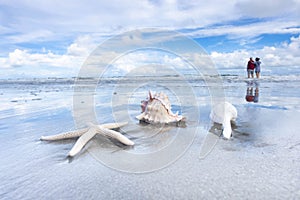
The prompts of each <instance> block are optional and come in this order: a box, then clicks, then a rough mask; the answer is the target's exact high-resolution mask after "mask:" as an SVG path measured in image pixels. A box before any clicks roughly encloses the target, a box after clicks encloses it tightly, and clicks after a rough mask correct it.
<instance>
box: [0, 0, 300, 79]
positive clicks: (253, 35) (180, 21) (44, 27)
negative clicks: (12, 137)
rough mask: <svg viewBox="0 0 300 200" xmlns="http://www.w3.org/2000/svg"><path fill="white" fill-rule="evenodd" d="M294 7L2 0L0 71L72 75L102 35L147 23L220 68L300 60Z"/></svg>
mask: <svg viewBox="0 0 300 200" xmlns="http://www.w3.org/2000/svg"><path fill="white" fill-rule="evenodd" d="M299 13H300V1H299V0H277V1H274V0H264V1H261V0H232V1H225V0H210V1H209V2H208V1H204V0H203V1H202V0H190V1H184V0H181V1H180V0H178V1H175V0H166V1H162V0H161V1H160V0H148V1H147V0H135V1H133V0H123V1H116V0H109V1H108V0H87V1H80V0H62V1H60V0H51V1H50V0H45V1H38V0H21V1H18V0H2V1H0V37H1V40H0V70H1V74H0V78H8V77H28V76H29V77H30V76H31V77H39V76H76V75H77V73H78V71H79V69H80V66H81V65H82V63H83V62H84V60H85V59H86V58H87V56H88V55H89V54H90V53H91V51H92V50H93V49H94V48H95V47H97V46H98V45H99V44H101V43H102V42H103V41H105V40H107V39H109V38H110V37H112V36H114V35H117V34H121V33H123V32H124V31H131V30H135V29H137V28H148V27H155V28H166V29H168V30H174V31H178V32H181V33H183V34H184V35H186V36H187V37H190V38H192V39H194V40H195V41H197V42H198V43H199V44H200V45H201V46H203V48H204V49H205V50H206V51H207V52H208V54H210V56H211V59H212V60H213V61H214V63H215V64H216V66H217V67H218V68H220V69H224V68H236V67H243V66H244V65H245V62H247V59H248V58H249V57H250V56H253V57H256V56H259V57H261V58H262V62H263V64H264V65H265V66H268V67H278V66H281V67H282V66H286V67H293V66H299V65H300V36H299V35H300V15H299Z"/></svg>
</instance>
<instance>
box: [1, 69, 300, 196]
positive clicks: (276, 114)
mask: <svg viewBox="0 0 300 200" xmlns="http://www.w3.org/2000/svg"><path fill="white" fill-rule="evenodd" d="M220 73H221V78H222V82H223V87H224V94H225V98H226V100H227V101H229V102H231V103H232V104H233V105H234V106H235V107H236V108H237V110H238V118H237V120H236V123H235V126H234V131H233V138H232V139H231V140H229V141H228V140H224V139H222V137H220V138H219V139H218V141H217V143H216V145H215V146H214V148H213V149H212V150H211V152H210V153H209V154H208V156H207V157H205V158H204V159H199V155H200V150H201V145H203V142H204V141H205V138H206V136H207V134H208V131H209V130H210V129H211V127H212V126H213V124H212V122H211V121H210V119H209V113H210V109H211V94H212V91H210V88H209V87H208V86H207V82H206V81H205V80H204V79H203V77H194V76H193V77H190V78H187V80H178V77H176V76H169V77H162V78H158V77H139V79H131V78H130V77H126V78H122V77H111V78H106V79H102V80H101V81H100V82H98V80H97V79H93V78H90V79H85V80H84V81H83V82H81V84H82V85H81V86H80V88H79V90H77V91H76V92H74V89H75V86H74V84H75V82H74V81H75V79H74V78H47V79H45V78H41V79H5V80H0V88H1V90H0V98H1V101H0V102H1V104H0V144H1V145H0V157H1V165H0V199H53V198H58V199H115V198H122V199H132V198H136V199H154V198H160V199H170V198H172V199H182V198H188V199H199V198H208V199H211V198H215V199H217V198H225V199H233V198H245V197H247V198H259V199H266V198H278V199H298V198H300V171H299V168H300V157H299V152H300V136H299V133H298V129H299V118H300V103H299V102H300V90H299V87H300V70H299V68H297V67H294V68H292V70H289V69H280V68H276V69H265V71H263V72H262V77H261V79H259V80H258V79H247V78H245V74H244V73H245V72H244V71H243V70H240V69H227V70H223V71H222V70H220ZM214 78H215V77H206V80H208V79H210V80H213V79H214ZM154 80H159V81H158V82H155V81H154ZM95 82H96V83H97V84H96V86H95V85H94V84H95ZM153 82H155V84H153ZM91 85H92V87H91ZM166 85H167V86H166ZM187 87H188V89H187ZM174 88H175V89H174ZM149 90H152V91H157V92H158V91H164V92H165V93H167V94H168V96H169V98H170V101H171V103H172V110H173V111H174V112H175V111H178V112H179V114H182V115H184V116H186V117H187V122H186V127H176V126H175V127H153V126H147V125H146V126H145V125H143V124H140V123H139V122H138V121H137V120H136V119H135V116H136V115H137V114H139V113H140V101H141V100H143V99H145V98H146V97H147V93H148V91H149ZM76 95H77V96H80V97H84V96H85V95H92V97H93V105H86V104H88V102H85V101H84V100H83V101H80V102H79V103H80V105H77V107H76V106H74V102H75V101H76ZM74 97H75V98H74ZM83 99H84V98H83ZM124 99H125V100H124ZM195 102H196V103H195ZM90 106H92V107H93V109H94V113H95V116H96V121H97V122H98V123H108V122H112V121H129V124H128V126H126V127H125V128H124V129H122V130H121V132H122V133H124V134H126V136H128V137H129V138H130V139H132V140H133V141H134V142H135V146H134V147H133V148H127V147H125V146H123V145H120V144H119V143H117V142H116V141H111V140H108V139H107V138H104V137H100V136H97V137H95V138H93V140H92V141H90V142H89V143H88V145H86V147H85V148H84V149H83V150H82V151H81V152H80V153H79V154H78V155H77V156H75V157H74V158H72V159H71V158H68V157H67V153H68V152H69V150H70V149H71V148H72V146H73V145H74V144H75V141H76V139H68V140H62V141H54V142H45V141H40V140H39V138H40V137H41V136H42V135H54V134H57V133H60V132H66V131H70V130H74V129H76V128H78V127H80V126H83V125H84V123H85V122H86V121H87V120H88V119H90V116H89V113H84V112H83V113H81V111H82V110H84V109H85V108H90ZM76 109H79V110H76ZM81 109H82V110H81ZM216 129H217V131H220V127H219V129H218V128H216ZM153 130H156V131H155V132H154V133H153ZM185 134H186V135H185ZM178 138H180V139H178ZM186 138H188V139H186ZM190 138H192V141H190V140H189V139H190ZM174 141H175V142H176V146H175V147H172V148H171V146H172V143H173V142H174ZM168 148H169V149H171V150H172V151H171V152H173V154H172V153H169V154H167V157H168V158H170V160H167V159H161V157H164V155H163V154H161V157H160V155H157V154H154V155H156V156H157V157H156V158H157V159H154V160H153V163H147V162H146V161H145V162H142V161H138V160H135V159H132V160H128V166H138V167H139V168H137V169H127V168H126V166H122V165H118V164H119V162H115V161H116V159H117V161H118V160H120V161H121V160H122V159H124V157H126V155H125V154H124V152H129V153H132V154H135V155H147V154H151V153H153V152H154V153H155V152H160V150H163V149H168ZM122 152H123V153H122ZM101 158H103V159H104V160H101ZM107 158H108V161H107V160H105V159H107ZM126 158H127V157H126ZM111 160H113V161H114V162H112V163H110V162H109V161H111ZM169 161H170V162H169ZM135 162H141V163H137V165H134V164H135ZM116 163H117V165H116ZM155 164H157V165H155ZM118 166H120V168H121V170H118ZM151 166H154V168H151ZM122 167H123V168H122ZM124 167H125V168H124ZM140 167H142V168H144V169H145V170H144V171H143V170H141V168H140ZM122 169H123V170H122ZM124 169H126V170H128V171H129V172H124V171H126V170H124ZM149 169H150V170H149ZM151 169H152V170H151ZM153 169H154V170H153ZM134 170H137V172H143V173H138V174H136V173H132V172H133V171H134ZM138 170H140V171H138ZM147 170H149V171H150V172H147ZM146 172H147V173H146Z"/></svg>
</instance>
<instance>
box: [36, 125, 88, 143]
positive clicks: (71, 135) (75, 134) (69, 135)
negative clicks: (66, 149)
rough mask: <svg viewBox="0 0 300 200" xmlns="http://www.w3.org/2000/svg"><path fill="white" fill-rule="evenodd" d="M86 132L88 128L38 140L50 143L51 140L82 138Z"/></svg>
mask: <svg viewBox="0 0 300 200" xmlns="http://www.w3.org/2000/svg"><path fill="white" fill-rule="evenodd" d="M87 131H88V128H84V129H79V130H75V131H69V132H65V133H60V134H56V135H49V136H42V137H41V138H40V140H48V141H52V140H63V139H69V138H75V137H80V136H82V135H83V134H84V133H85V132H87Z"/></svg>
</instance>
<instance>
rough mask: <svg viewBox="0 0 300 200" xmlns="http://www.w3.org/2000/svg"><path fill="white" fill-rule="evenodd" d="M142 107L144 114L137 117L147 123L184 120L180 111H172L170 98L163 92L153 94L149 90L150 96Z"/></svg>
mask: <svg viewBox="0 0 300 200" xmlns="http://www.w3.org/2000/svg"><path fill="white" fill-rule="evenodd" d="M141 108H142V114H140V115H138V116H136V118H137V119H138V120H140V121H144V122H147V123H151V124H153V123H160V124H169V123H174V122H175V123H176V122H180V121H182V120H184V117H183V116H181V115H178V112H176V113H175V114H174V113H173V112H172V110H171V103H170V100H169V98H168V96H167V95H166V94H164V93H163V92H160V93H155V94H152V93H151V92H150V91H149V96H148V98H147V99H146V100H144V101H142V102H141Z"/></svg>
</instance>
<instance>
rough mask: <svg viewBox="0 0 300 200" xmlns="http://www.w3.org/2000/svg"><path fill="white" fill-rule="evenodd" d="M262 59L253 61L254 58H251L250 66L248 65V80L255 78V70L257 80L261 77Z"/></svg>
mask: <svg viewBox="0 0 300 200" xmlns="http://www.w3.org/2000/svg"><path fill="white" fill-rule="evenodd" d="M259 60H260V58H255V61H254V60H253V59H252V57H251V58H250V60H249V61H248V65H247V72H248V78H250V75H251V78H254V70H255V74H256V78H259V75H260V63H261V62H260V61H259Z"/></svg>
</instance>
